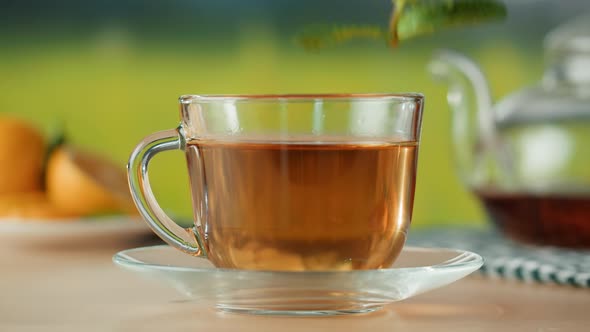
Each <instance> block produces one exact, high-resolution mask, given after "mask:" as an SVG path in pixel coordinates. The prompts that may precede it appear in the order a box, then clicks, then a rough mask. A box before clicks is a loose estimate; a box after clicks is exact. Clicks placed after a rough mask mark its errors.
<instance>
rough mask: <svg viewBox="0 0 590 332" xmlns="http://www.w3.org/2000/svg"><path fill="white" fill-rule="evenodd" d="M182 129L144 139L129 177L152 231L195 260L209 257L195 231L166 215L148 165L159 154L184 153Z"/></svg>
mask: <svg viewBox="0 0 590 332" xmlns="http://www.w3.org/2000/svg"><path fill="white" fill-rule="evenodd" d="M184 145H185V140H184V135H183V133H182V128H181V127H179V128H178V129H171V130H164V131H160V132H157V133H154V134H151V135H149V136H147V137H146V138H144V139H143V140H142V141H141V142H140V143H139V144H138V145H137V146H136V147H135V150H133V153H131V156H130V157H129V163H128V164H127V176H128V180H129V187H130V189H131V195H132V197H133V201H134V202H135V205H136V206H137V209H138V210H139V213H140V214H141V215H142V217H143V218H144V219H145V220H146V221H147V223H148V225H149V226H150V228H151V229H152V230H153V231H154V232H155V233H156V234H157V235H158V236H159V237H160V238H162V240H164V241H166V242H167V243H168V244H169V245H171V246H173V247H176V248H178V249H180V250H182V251H184V252H186V253H188V254H191V255H194V256H206V251H205V250H204V246H203V242H202V241H201V238H200V235H199V234H198V232H197V231H196V230H195V228H192V227H191V228H183V227H181V226H179V225H178V224H177V223H175V222H174V221H173V220H172V219H170V217H168V216H167V215H166V213H165V212H164V210H162V208H161V207H160V205H158V203H157V201H156V198H155V196H154V193H153V192H152V189H151V187H150V180H149V177H148V164H149V162H150V160H151V159H152V157H153V156H154V155H156V154H157V153H159V152H162V151H168V150H184Z"/></svg>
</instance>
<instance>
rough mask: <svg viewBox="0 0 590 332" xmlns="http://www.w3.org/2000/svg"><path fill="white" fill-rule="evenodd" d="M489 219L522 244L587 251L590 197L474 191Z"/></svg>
mask: <svg viewBox="0 0 590 332" xmlns="http://www.w3.org/2000/svg"><path fill="white" fill-rule="evenodd" d="M476 194H477V196H478V197H479V198H480V200H481V202H482V203H483V206H484V207H485V209H486V211H487V213H488V215H489V217H490V219H491V220H492V221H493V222H494V224H496V226H497V227H498V228H500V230H502V231H503V232H504V233H505V234H507V235H508V236H510V237H512V238H515V239H518V240H522V241H524V242H529V243H536V244H545V245H556V246H566V247H577V248H582V247H586V248H588V247H590V222H589V221H590V196H566V195H561V196H560V195H558V194H545V195H534V194H527V193H495V192H492V191H476Z"/></svg>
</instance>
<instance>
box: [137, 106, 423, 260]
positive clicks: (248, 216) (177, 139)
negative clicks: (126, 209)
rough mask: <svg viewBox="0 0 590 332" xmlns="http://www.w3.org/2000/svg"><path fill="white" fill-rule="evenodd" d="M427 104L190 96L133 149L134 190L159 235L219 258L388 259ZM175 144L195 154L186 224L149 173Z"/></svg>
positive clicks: (397, 240) (399, 236)
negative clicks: (155, 189) (168, 123)
mask: <svg viewBox="0 0 590 332" xmlns="http://www.w3.org/2000/svg"><path fill="white" fill-rule="evenodd" d="M422 110H423V96H422V95H420V94H331V95H257V96H240V95H233V96H232V95H228V96H197V95H187V96H182V97H181V98H180V113H181V114H180V115H181V123H180V126H179V127H178V128H177V129H172V130H166V131H162V132H158V133H155V134H152V135H150V136H148V137H146V138H145V139H144V140H143V141H142V142H141V143H140V144H139V145H138V146H137V148H136V149H135V150H134V152H133V153H132V155H131V157H130V160H129V165H128V174H129V184H130V187H131V192H132V196H133V199H134V201H135V203H136V205H137V207H138V209H139V212H140V213H141V215H142V216H143V217H144V219H145V220H146V221H147V223H148V224H149V226H150V227H151V228H152V230H153V231H154V232H155V233H156V234H157V235H158V236H160V237H161V238H162V239H163V240H164V241H166V242H167V243H168V244H170V245H172V246H174V247H176V248H178V249H180V250H182V251H184V252H186V253H188V254H191V255H195V256H201V257H206V258H207V259H209V260H210V261H211V262H212V263H213V264H214V265H215V266H217V267H221V268H237V269H255V270H286V271H300V270H357V269H377V268H382V267H388V266H390V265H391V264H392V263H393V261H394V260H395V258H396V257H397V256H398V255H399V253H400V251H401V249H402V247H403V245H404V243H405V240H406V234H407V230H408V226H409V224H410V220H411V216H412V208H413V199H414V190H415V181H416V163H417V156H418V143H419V139H420V129H421V117H422ZM175 149H181V150H183V151H185V153H186V158H187V165H188V172H189V178H190V187H191V192H192V201H193V211H194V227H191V228H187V229H185V228H183V227H180V226H179V225H177V224H176V223H175V222H174V221H172V220H171V219H170V218H169V217H168V216H167V215H166V214H165V213H164V211H163V210H162V209H161V208H160V207H159V205H158V204H157V203H156V200H155V197H154V194H153V193H152V190H151V188H150V184H149V178H148V172H147V166H148V163H149V161H150V160H151V158H152V157H153V156H154V155H155V154H156V153H158V152H161V151H166V150H175Z"/></svg>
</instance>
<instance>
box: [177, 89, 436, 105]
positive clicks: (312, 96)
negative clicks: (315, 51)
mask: <svg viewBox="0 0 590 332" xmlns="http://www.w3.org/2000/svg"><path fill="white" fill-rule="evenodd" d="M318 99H321V100H336V101H337V100H352V99H354V100H380V101H383V100H386V101H387V100H392V101H399V102H409V101H416V100H423V99H424V95H423V94H421V93H417V92H407V93H317V94H316V93H308V94H252V95H248V94H227V95H221V94H220V95H217V94H211V95H209V94H204V95H195V94H186V95H182V96H180V98H179V101H180V103H181V104H191V103H203V102H219V101H233V102H237V101H257V102H265V101H266V102H277V101H279V102H280V101H289V102H310V101H315V100H318Z"/></svg>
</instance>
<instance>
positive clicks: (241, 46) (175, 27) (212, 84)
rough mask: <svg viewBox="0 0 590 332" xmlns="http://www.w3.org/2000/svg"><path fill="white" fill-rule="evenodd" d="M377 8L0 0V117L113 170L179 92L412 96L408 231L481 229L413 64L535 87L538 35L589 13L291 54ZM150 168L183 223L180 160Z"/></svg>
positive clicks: (571, 6) (165, 119) (155, 126)
mask: <svg viewBox="0 0 590 332" xmlns="http://www.w3.org/2000/svg"><path fill="white" fill-rule="evenodd" d="M318 3H319V4H318ZM390 7H391V4H390V2H389V1H388V0H355V1H348V0H341V1H333V0H325V1H317V0H316V1H311V0H300V1H284V0H278V1H270V0H265V1H262V0H254V1H238V0H233V1H230V0H219V1H215V2H212V1H179V0H172V1H138V0H133V1H132V0H122V1H100V2H98V1H95V2H77V1H53V2H45V1H3V2H2V3H1V4H0V21H1V22H2V23H1V25H2V29H0V42H1V44H0V111H1V112H5V113H15V114H18V115H19V116H20V117H23V118H25V119H30V120H31V121H33V122H34V123H35V124H36V125H38V126H39V127H40V128H42V129H43V130H45V132H47V133H49V132H50V131H51V130H52V128H54V126H56V125H57V124H59V123H60V122H63V123H64V124H65V127H66V130H67V135H68V138H69V140H70V142H72V143H74V144H76V145H79V146H83V147H87V148H90V149H93V150H95V151H98V152H100V153H102V154H104V155H107V156H109V157H110V158H112V159H113V160H115V161H117V162H119V163H120V164H121V167H123V165H124V164H125V162H126V160H127V157H128V155H129V153H130V152H131V150H132V149H133V147H134V145H135V144H136V143H138V142H139V140H140V139H141V138H142V137H143V136H145V135H147V134H149V133H152V132H154V131H157V130H163V129H169V128H173V127H175V126H176V125H177V123H178V121H179V115H178V107H177V98H178V96H179V95H182V94H189V93H192V94H226V93H319V92H392V91H393V92H422V93H424V94H425V96H426V112H425V117H424V127H423V136H422V145H421V151H420V156H419V174H418V184H417V186H418V187H417V192H416V201H415V212H414V221H413V223H414V226H424V225H433V224H450V223H471V224H483V221H484V217H483V214H482V211H481V210H480V207H479V206H478V204H477V202H476V201H475V200H474V198H473V197H472V196H471V194H470V193H469V192H468V191H467V190H465V189H464V188H463V187H462V185H461V184H460V183H459V180H458V177H457V176H456V174H455V173H454V169H453V159H452V155H451V152H450V131H449V130H450V128H449V124H450V114H449V110H448V107H447V105H446V101H445V92H446V87H444V86H441V85H437V84H436V83H435V82H433V80H432V79H431V78H430V76H429V75H428V73H427V71H426V65H427V63H428V61H429V59H430V58H431V56H432V54H433V52H434V51H435V50H436V49H438V48H453V49H456V50H459V51H461V52H464V53H466V54H468V55H470V56H472V57H473V58H474V59H476V60H477V61H478V62H479V63H480V64H481V65H482V67H483V69H484V71H485V72H486V74H487V75H488V77H489V79H490V82H491V87H492V90H493V91H492V92H493V95H494V96H495V97H496V98H499V97H502V96H505V95H506V94H508V93H510V92H511V91H514V90H515V89H517V88H519V87H521V86H523V85H528V84H532V83H534V82H535V81H537V80H538V79H539V78H540V77H541V75H542V70H543V48H542V47H543V45H542V41H543V37H544V35H545V34H546V33H547V32H548V31H549V30H550V29H552V28H553V27H555V26H556V25H557V24H559V23H560V22H563V21H565V20H567V19H568V18H571V17H573V16H575V15H576V14H577V13H579V12H581V11H584V10H585V11H587V10H590V3H588V2H587V1H573V0H571V1H559V2H557V1H543V0H539V1H525V0H521V1H511V2H510V3H508V10H509V17H508V19H507V20H506V21H504V22H500V23H494V24H485V25H482V26H478V27H470V28H469V29H464V30H450V31H445V32H442V33H441V34H438V35H436V36H431V37H425V38H420V39H417V40H413V41H409V42H407V43H406V44H403V45H402V46H401V47H400V48H399V49H395V50H392V49H389V48H387V47H386V46H385V45H384V44H382V43H380V42H375V41H372V42H371V41H365V42H355V43H351V44H347V45H343V46H338V47H335V48H332V49H328V50H324V51H322V52H314V53H309V52H305V51H304V50H303V49H301V48H299V47H298V45H296V44H295V43H294V42H293V36H294V35H295V33H296V32H297V31H299V29H301V28H302V27H304V26H305V25H307V24H313V23H378V24H386V23H387V19H388V15H389V11H390V9H391V8H390ZM152 165H153V166H152V169H151V175H152V182H153V186H154V190H155V192H156V194H157V196H158V199H159V200H160V201H161V204H162V205H163V206H164V207H165V208H168V209H170V210H171V211H174V212H175V213H176V214H178V215H181V216H190V214H191V212H190V211H191V209H190V200H189V190H188V181H187V174H186V166H185V162H184V156H183V155H182V153H181V152H170V153H167V154H164V155H161V156H159V157H158V158H156V160H155V161H154V162H153V163H152Z"/></svg>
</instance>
